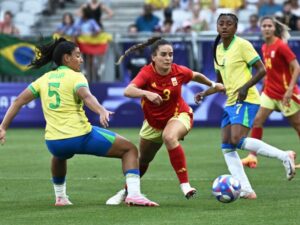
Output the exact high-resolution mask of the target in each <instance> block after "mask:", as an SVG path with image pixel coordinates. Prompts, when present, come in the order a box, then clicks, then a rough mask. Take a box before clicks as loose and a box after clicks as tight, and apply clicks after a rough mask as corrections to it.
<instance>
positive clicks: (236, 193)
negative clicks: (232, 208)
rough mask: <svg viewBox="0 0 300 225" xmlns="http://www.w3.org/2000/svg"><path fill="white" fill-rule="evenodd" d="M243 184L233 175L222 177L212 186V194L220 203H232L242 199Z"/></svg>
mask: <svg viewBox="0 0 300 225" xmlns="http://www.w3.org/2000/svg"><path fill="white" fill-rule="evenodd" d="M240 193H241V184H240V182H239V181H238V180H237V179H235V178H234V177H233V176H231V175H226V174H225V175H221V176H219V177H217V178H216V179H215V181H214V183H213V186H212V194H213V195H214V196H215V197H216V198H217V200H218V201H220V202H223V203H230V202H233V201H235V200H237V199H238V198H239V197H240Z"/></svg>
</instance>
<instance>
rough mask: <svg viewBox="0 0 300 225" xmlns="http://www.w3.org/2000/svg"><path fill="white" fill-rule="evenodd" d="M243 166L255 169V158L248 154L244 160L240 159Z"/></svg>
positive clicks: (256, 162)
mask: <svg viewBox="0 0 300 225" xmlns="http://www.w3.org/2000/svg"><path fill="white" fill-rule="evenodd" d="M242 163H243V166H248V167H249V168H256V167H257V164H258V161H257V157H256V156H255V155H253V154H249V155H248V156H247V157H246V158H243V159H242Z"/></svg>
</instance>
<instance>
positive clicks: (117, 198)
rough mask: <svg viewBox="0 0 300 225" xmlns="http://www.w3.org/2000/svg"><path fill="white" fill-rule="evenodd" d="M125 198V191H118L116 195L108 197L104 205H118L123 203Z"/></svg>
mask: <svg viewBox="0 0 300 225" xmlns="http://www.w3.org/2000/svg"><path fill="white" fill-rule="evenodd" d="M126 196H127V191H126V190H125V189H122V190H120V191H118V192H117V194H115V195H114V196H112V197H110V198H109V199H108V200H107V201H106V205H120V204H121V203H122V202H124V200H125V198H126Z"/></svg>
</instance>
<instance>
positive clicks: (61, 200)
mask: <svg viewBox="0 0 300 225" xmlns="http://www.w3.org/2000/svg"><path fill="white" fill-rule="evenodd" d="M66 205H73V203H72V202H70V200H69V197H57V198H56V201H55V206H66Z"/></svg>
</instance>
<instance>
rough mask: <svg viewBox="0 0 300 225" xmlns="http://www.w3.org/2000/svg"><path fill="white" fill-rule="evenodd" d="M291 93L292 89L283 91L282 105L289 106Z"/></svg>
mask: <svg viewBox="0 0 300 225" xmlns="http://www.w3.org/2000/svg"><path fill="white" fill-rule="evenodd" d="M292 95H293V90H289V89H288V90H287V91H286V92H285V93H284V96H283V99H282V104H283V105H284V106H287V107H289V106H290V101H291V99H292Z"/></svg>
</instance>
